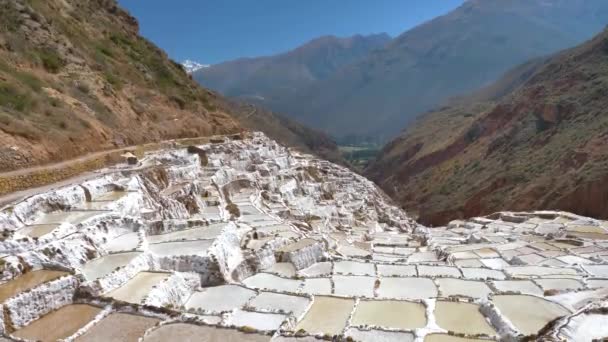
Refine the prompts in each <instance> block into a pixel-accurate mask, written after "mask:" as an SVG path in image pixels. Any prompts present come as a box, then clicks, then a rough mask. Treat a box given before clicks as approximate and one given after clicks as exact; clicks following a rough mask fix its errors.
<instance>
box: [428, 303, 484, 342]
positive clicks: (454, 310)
mask: <svg viewBox="0 0 608 342" xmlns="http://www.w3.org/2000/svg"><path fill="white" fill-rule="evenodd" d="M434 313H435V319H436V321H437V324H438V325H439V326H440V327H441V328H443V329H446V330H448V331H453V332H457V333H463V334H487V335H495V334H496V332H495V330H494V328H492V327H491V326H490V324H488V322H487V321H486V320H485V318H484V317H483V315H482V314H481V313H480V312H479V307H478V306H477V305H475V304H470V303H462V302H444V301H438V302H436V303H435V311H434Z"/></svg>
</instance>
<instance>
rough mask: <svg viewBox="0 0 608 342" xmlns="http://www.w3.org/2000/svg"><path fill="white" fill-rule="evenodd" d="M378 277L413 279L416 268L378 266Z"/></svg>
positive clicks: (411, 266) (410, 266)
mask: <svg viewBox="0 0 608 342" xmlns="http://www.w3.org/2000/svg"><path fill="white" fill-rule="evenodd" d="M377 267H378V275H380V276H384V277H391V276H399V277H415V276H416V275H417V273H416V266H413V265H382V264H380V265H378V266H377Z"/></svg>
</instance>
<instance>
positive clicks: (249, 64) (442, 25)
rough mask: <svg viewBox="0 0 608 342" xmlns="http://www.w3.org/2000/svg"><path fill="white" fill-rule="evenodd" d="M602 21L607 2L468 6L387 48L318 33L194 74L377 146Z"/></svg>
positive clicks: (517, 0)
mask: <svg viewBox="0 0 608 342" xmlns="http://www.w3.org/2000/svg"><path fill="white" fill-rule="evenodd" d="M607 22H608V1H605V0H542V1H541V0H539V1H530V0H510V1H503V0H469V1H467V2H465V3H464V4H463V5H462V6H460V7H458V8H456V9H455V10H453V11H452V12H450V13H448V14H446V15H444V16H440V17H438V18H436V19H434V20H431V21H429V22H427V23H424V24H422V25H420V26H418V27H416V28H414V29H411V30H409V31H407V32H405V33H403V34H402V35H400V36H399V37H397V38H395V39H393V40H391V41H390V42H389V37H388V36H387V35H375V36H369V37H363V36H356V37H352V38H348V39H340V38H336V37H323V38H319V39H317V40H314V41H312V42H309V43H307V44H305V45H303V46H302V47H299V48H297V49H295V50H293V51H290V52H288V53H285V54H281V55H277V56H271V57H262V58H250V59H239V60H236V61H231V62H226V63H222V64H218V65H214V66H211V67H210V68H207V69H203V70H199V71H198V72H196V73H194V77H195V79H196V80H198V81H199V82H200V83H201V84H203V85H205V86H208V87H210V88H213V89H216V90H218V91H220V92H222V93H223V94H225V95H227V96H235V97H241V98H247V99H249V100H250V101H255V102H258V103H261V104H263V105H264V106H267V107H268V108H271V109H273V110H274V111H278V112H281V113H285V114H286V115H289V116H291V117H294V118H297V119H299V120H300V121H302V122H303V123H305V124H309V125H311V126H313V127H316V128H320V129H323V130H326V131H328V132H329V133H331V134H332V135H334V136H336V137H341V138H344V137H348V136H355V137H356V136H364V137H365V136H372V137H375V138H379V139H381V140H383V139H387V138H388V137H390V136H393V135H394V134H397V133H398V132H399V131H400V130H401V129H402V128H403V127H404V126H405V125H406V124H408V123H409V122H411V121H412V119H413V118H415V117H416V116H417V115H418V114H420V113H421V112H424V111H427V110H430V109H432V108H436V107H438V106H439V105H440V104H442V103H443V102H444V101H446V100H447V99H448V98H450V97H452V96H455V95H458V94H462V93H465V92H468V91H471V90H473V89H476V88H478V87H481V86H484V85H486V84H489V83H490V82H492V81H494V80H496V79H497V78H498V77H499V76H500V75H501V74H502V73H504V72H506V71H507V70H508V69H509V68H511V67H514V66H516V65H518V64H520V63H523V62H525V61H527V60H530V59H532V58H535V57H540V56H544V55H548V54H551V53H554V52H556V51H559V50H561V49H564V48H567V47H570V46H574V45H576V44H579V43H581V42H582V41H584V40H586V39H589V38H591V37H592V36H593V35H594V34H596V33H597V32H599V31H601V29H602V28H603V27H604V26H605V25H606V23H607Z"/></svg>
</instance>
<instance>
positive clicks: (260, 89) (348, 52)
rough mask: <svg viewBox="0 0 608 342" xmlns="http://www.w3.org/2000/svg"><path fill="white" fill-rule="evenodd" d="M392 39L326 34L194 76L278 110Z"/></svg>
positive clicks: (209, 69) (378, 36)
mask: <svg viewBox="0 0 608 342" xmlns="http://www.w3.org/2000/svg"><path fill="white" fill-rule="evenodd" d="M390 40H391V38H390V36H389V35H388V34H386V33H382V34H374V35H369V36H361V35H357V36H353V37H348V38H339V37H335V36H324V37H320V38H317V39H314V40H312V41H310V42H308V43H306V44H304V45H302V46H300V47H298V48H296V49H294V50H292V51H289V52H286V53H283V54H279V55H276V56H269V57H258V58H241V59H237V60H234V61H229V62H225V63H220V64H216V65H212V66H210V67H209V68H205V69H201V70H198V71H197V72H195V73H194V75H193V76H194V78H195V79H196V80H197V81H198V82H199V83H201V84H202V85H205V86H207V87H210V88H212V89H215V90H217V91H219V92H221V93H223V94H225V95H227V96H232V97H238V98H243V99H247V100H249V101H254V102H259V103H261V104H264V105H266V106H267V107H269V108H272V109H274V110H278V109H289V107H284V106H281V105H280V104H282V103H283V101H284V99H285V98H286V97H287V98H297V96H298V95H299V94H300V92H301V91H302V90H303V89H305V88H306V87H308V86H310V85H312V84H315V83H316V82H319V81H323V80H325V79H327V78H329V77H331V76H332V75H333V74H334V73H335V72H336V70H338V69H340V68H341V67H344V66H345V65H348V64H350V63H353V62H356V61H358V60H360V59H362V58H364V57H366V56H367V55H368V54H369V53H370V52H371V51H373V50H375V49H379V48H382V47H383V46H384V45H386V44H387V43H388V42H389V41H390Z"/></svg>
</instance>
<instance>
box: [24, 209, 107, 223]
mask: <svg viewBox="0 0 608 342" xmlns="http://www.w3.org/2000/svg"><path fill="white" fill-rule="evenodd" d="M103 213H107V211H103V210H78V211H56V212H53V213H48V214H43V215H42V216H40V217H39V218H38V219H37V220H36V221H34V222H33V223H32V224H31V225H32V226H35V225H40V224H43V225H44V224H53V223H54V224H61V223H71V224H79V223H82V222H84V221H86V220H88V219H90V218H91V217H94V216H97V215H99V214H103Z"/></svg>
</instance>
